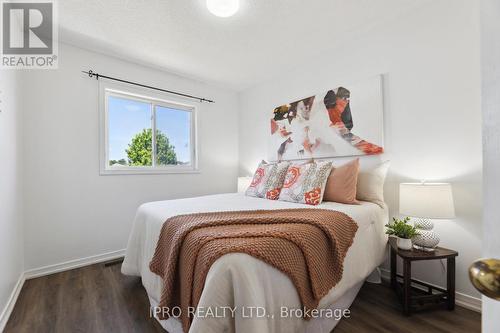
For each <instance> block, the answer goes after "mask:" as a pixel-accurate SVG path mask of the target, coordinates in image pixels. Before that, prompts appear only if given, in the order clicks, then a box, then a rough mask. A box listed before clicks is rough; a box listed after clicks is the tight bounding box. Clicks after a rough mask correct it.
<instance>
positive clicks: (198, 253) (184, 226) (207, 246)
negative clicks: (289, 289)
mask: <svg viewBox="0 0 500 333" xmlns="http://www.w3.org/2000/svg"><path fill="white" fill-rule="evenodd" d="M357 229H358V226H357V224H356V223H355V222H354V221H353V220H352V219H351V218H350V217H349V216H347V215H346V214H344V213H341V212H337V211H333V210H327V209H311V208H298V209H280V210H255V211H237V212H215V213H197V214H189V215H178V216H174V217H171V218H169V219H168V220H167V221H166V222H165V223H164V224H163V227H162V229H161V233H160V238H159V240H158V243H157V245H156V250H155V254H154V256H153V259H152V260H151V263H150V264H149V267H150V269H151V271H152V272H153V273H155V274H157V275H159V276H160V277H161V278H162V279H163V289H162V294H161V298H160V303H159V305H158V306H160V307H166V308H171V309H172V308H173V307H175V306H180V308H181V309H182V315H181V321H182V324H183V327H184V331H185V332H187V331H188V330H189V326H190V324H191V320H192V318H189V317H188V315H187V314H188V311H187V309H188V307H196V306H197V304H198V302H199V300H200V297H201V293H202V291H203V286H204V284H205V278H206V276H207V273H208V271H209V269H210V266H211V265H212V264H213V263H214V262H215V261H216V260H217V259H218V258H220V257H221V256H223V255H224V254H227V253H234V252H240V253H246V254H249V255H251V256H253V257H255V258H258V259H260V260H262V261H264V262H266V263H268V264H270V265H271V266H274V267H275V268H277V269H278V270H280V271H281V272H283V273H285V274H286V275H288V277H289V278H290V279H291V280H292V282H293V284H294V285H295V287H296V288H297V292H298V294H299V296H300V299H301V301H302V305H303V306H304V307H305V308H307V309H313V308H316V307H317V306H318V303H319V301H320V299H321V298H322V297H323V296H325V295H326V294H327V293H328V292H329V291H330V289H331V288H332V287H334V286H335V285H336V284H337V283H338V282H339V281H340V279H341V278H342V272H343V263H344V258H345V256H346V254H347V250H348V249H349V247H350V246H351V244H352V242H353V239H354V235H355V234H356V231H357ZM160 319H167V318H165V316H162V317H160Z"/></svg>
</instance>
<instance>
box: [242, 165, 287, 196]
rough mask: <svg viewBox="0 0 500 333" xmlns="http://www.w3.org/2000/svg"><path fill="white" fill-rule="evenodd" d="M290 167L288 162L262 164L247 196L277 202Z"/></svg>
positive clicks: (247, 191) (256, 172)
mask: <svg viewBox="0 0 500 333" xmlns="http://www.w3.org/2000/svg"><path fill="white" fill-rule="evenodd" d="M289 165H290V163H288V162H280V163H273V164H268V163H266V162H265V161H262V162H260V164H259V166H258V168H257V170H256V171H255V174H254V176H253V178H252V182H251V183H250V186H249V187H248V189H247V190H246V192H245V194H246V195H248V196H251V197H258V198H267V199H271V200H277V199H278V197H279V195H280V192H281V187H282V186H283V182H284V181H285V176H286V171H287V170H288V166H289Z"/></svg>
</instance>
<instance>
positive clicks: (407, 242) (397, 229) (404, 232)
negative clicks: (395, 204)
mask: <svg viewBox="0 0 500 333" xmlns="http://www.w3.org/2000/svg"><path fill="white" fill-rule="evenodd" d="M409 221H410V218H409V217H405V218H404V219H402V220H398V219H396V218H394V217H393V218H392V223H388V224H386V225H385V227H386V228H387V230H386V231H385V233H386V234H388V235H392V236H396V237H397V238H398V239H397V244H398V248H400V249H402V250H411V246H412V243H411V239H412V238H413V237H415V236H416V235H418V234H419V233H418V230H417V228H415V227H414V226H412V225H411V224H408V222H409Z"/></svg>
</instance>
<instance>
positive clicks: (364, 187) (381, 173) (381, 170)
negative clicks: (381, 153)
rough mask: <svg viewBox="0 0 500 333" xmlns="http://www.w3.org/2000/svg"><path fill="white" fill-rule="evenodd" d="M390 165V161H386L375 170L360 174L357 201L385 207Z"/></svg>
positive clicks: (363, 171) (362, 171) (364, 171)
mask: <svg viewBox="0 0 500 333" xmlns="http://www.w3.org/2000/svg"><path fill="white" fill-rule="evenodd" d="M389 165H390V161H385V162H383V163H381V164H379V165H378V166H376V167H375V168H372V169H369V170H361V171H360V172H359V175H358V186H357V190H356V199H358V200H363V201H369V202H373V203H376V204H377V205H379V206H383V205H384V182H385V176H386V175H387V170H389Z"/></svg>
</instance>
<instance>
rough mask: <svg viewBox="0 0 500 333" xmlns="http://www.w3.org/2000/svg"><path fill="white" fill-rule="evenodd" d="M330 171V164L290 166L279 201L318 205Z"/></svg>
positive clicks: (314, 163)
mask: <svg viewBox="0 0 500 333" xmlns="http://www.w3.org/2000/svg"><path fill="white" fill-rule="evenodd" d="M331 170H332V162H318V163H316V162H313V163H305V164H294V165H290V166H289V167H288V171H287V173H286V178H285V182H284V184H283V189H282V190H281V194H280V197H279V200H281V201H291V202H298V203H305V204H308V205H314V206H315V205H319V204H320V203H321V201H322V200H323V193H324V191H325V185H326V180H327V179H328V175H329V174H330V171H331Z"/></svg>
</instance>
